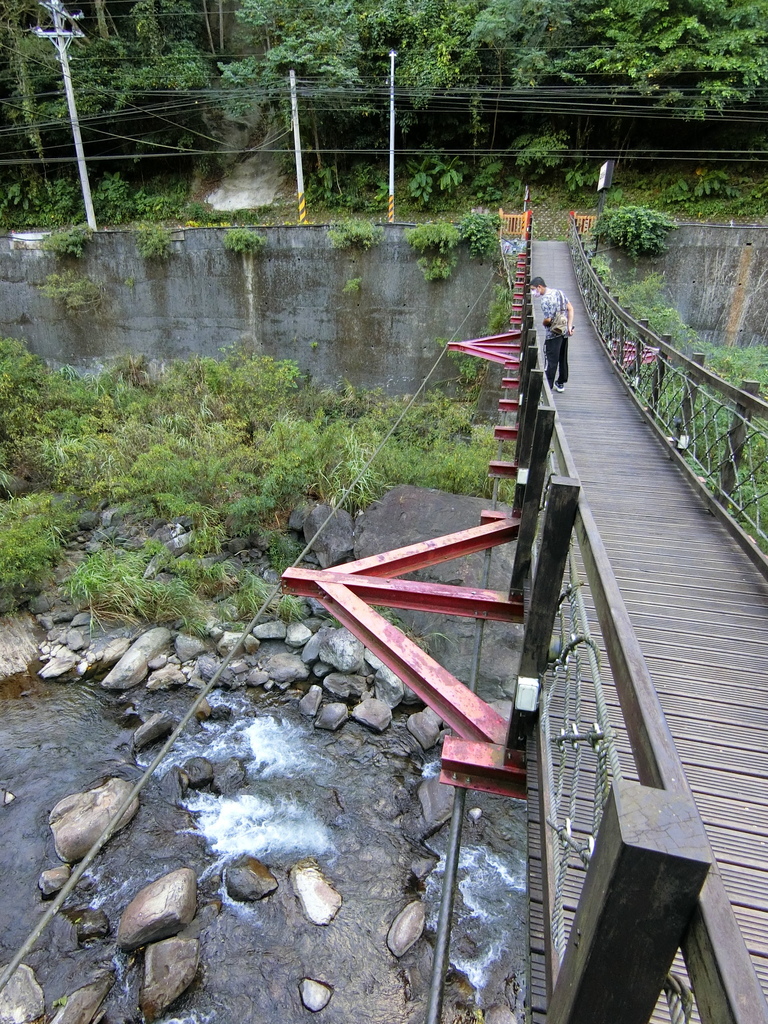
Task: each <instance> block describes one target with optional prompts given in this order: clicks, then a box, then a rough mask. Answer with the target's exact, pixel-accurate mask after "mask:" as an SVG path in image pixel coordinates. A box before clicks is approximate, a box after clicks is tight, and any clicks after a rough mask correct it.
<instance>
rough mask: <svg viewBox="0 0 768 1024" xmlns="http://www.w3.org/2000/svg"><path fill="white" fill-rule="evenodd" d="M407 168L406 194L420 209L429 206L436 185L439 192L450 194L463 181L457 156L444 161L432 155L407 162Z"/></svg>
mask: <svg viewBox="0 0 768 1024" xmlns="http://www.w3.org/2000/svg"><path fill="white" fill-rule="evenodd" d="M407 168H408V174H409V175H410V179H409V181H408V192H409V194H410V195H411V197H412V198H413V199H415V200H416V202H417V203H418V205H419V206H421V207H422V208H426V207H427V206H429V205H430V201H431V199H432V194H433V192H434V189H435V186H436V185H437V186H438V188H439V189H440V191H441V192H448V193H450V192H453V191H454V190H455V189H456V188H458V186H459V185H460V184H461V183H462V181H463V180H464V172H465V169H464V165H463V163H462V162H461V161H460V160H459V158H458V157H457V156H454V157H451V158H450V159H446V158H444V157H443V156H442V155H440V154H433V155H430V156H425V157H423V158H422V159H421V160H409V161H408V164H407Z"/></svg>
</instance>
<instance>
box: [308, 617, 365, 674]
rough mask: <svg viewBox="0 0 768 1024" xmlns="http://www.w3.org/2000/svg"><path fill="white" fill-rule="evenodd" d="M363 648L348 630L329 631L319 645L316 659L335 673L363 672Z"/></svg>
mask: <svg viewBox="0 0 768 1024" xmlns="http://www.w3.org/2000/svg"><path fill="white" fill-rule="evenodd" d="M364 653H365V648H364V647H363V645H362V643H361V642H360V641H359V640H358V639H357V637H356V636H354V635H353V634H352V633H350V631H349V630H348V629H344V628H343V627H342V628H341V629H331V630H329V631H328V632H327V633H326V634H325V636H324V638H323V642H322V643H321V644H320V647H319V650H318V657H319V658H320V660H321V661H324V662H325V664H326V665H332V666H333V667H334V668H335V669H336V671H337V672H346V673H358V672H364V670H365V660H364Z"/></svg>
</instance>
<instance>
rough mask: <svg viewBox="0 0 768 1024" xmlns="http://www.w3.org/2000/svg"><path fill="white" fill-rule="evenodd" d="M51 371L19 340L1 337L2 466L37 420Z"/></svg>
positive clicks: (0, 423)
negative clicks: (6, 456) (5, 458)
mask: <svg viewBox="0 0 768 1024" xmlns="http://www.w3.org/2000/svg"><path fill="white" fill-rule="evenodd" d="M47 373H48V371H47V370H46V368H45V364H44V363H43V361H42V359H39V358H38V357H37V356H34V355H32V354H31V353H30V352H28V351H27V349H26V347H25V345H24V343H23V342H21V341H17V339H16V338H0V463H2V461H3V458H2V456H3V454H4V453H5V454H11V453H12V451H13V450H14V449H15V447H16V445H17V444H19V443H20V442H22V441H23V439H24V437H25V435H27V434H28V433H29V432H30V429H31V427H32V425H33V423H34V421H35V420H36V419H37V418H38V415H39V408H40V404H41V399H42V397H43V395H44V393H45V386H46V380H47Z"/></svg>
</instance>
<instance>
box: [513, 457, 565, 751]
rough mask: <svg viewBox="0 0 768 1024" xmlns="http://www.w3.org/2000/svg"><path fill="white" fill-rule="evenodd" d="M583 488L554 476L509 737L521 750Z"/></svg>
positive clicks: (535, 709)
mask: <svg viewBox="0 0 768 1024" xmlns="http://www.w3.org/2000/svg"><path fill="white" fill-rule="evenodd" d="M579 490H580V486H579V482H578V480H572V479H571V478H570V477H562V476H553V477H551V478H550V481H549V497H548V498H547V507H546V511H545V513H544V522H543V524H542V528H541V545H540V547H539V552H538V559H537V561H536V572H535V574H534V579H533V586H532V588H531V600H530V602H529V605H528V610H527V614H526V617H525V633H524V634H523V651H522V655H521V657H520V672H519V675H518V678H517V684H516V687H515V700H514V706H513V708H512V717H511V719H510V723H509V733H508V737H507V746H508V747H513V748H515V749H517V750H519V749H521V748H522V747H523V746H524V745H525V742H526V730H527V726H528V724H529V723H531V722H532V721H533V720H534V719H535V717H536V714H537V713H538V692H539V685H540V678H541V675H542V674H543V672H544V670H545V669H546V667H547V662H548V660H549V648H550V644H551V641H552V629H553V627H554V623H555V616H556V614H557V607H558V604H559V602H560V591H561V588H562V584H563V572H564V571H565V563H566V560H567V558H568V551H569V548H570V543H571V533H572V531H573V524H574V521H575V519H576V509H577V506H578V502H579Z"/></svg>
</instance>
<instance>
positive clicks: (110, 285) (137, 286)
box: [0, 225, 501, 394]
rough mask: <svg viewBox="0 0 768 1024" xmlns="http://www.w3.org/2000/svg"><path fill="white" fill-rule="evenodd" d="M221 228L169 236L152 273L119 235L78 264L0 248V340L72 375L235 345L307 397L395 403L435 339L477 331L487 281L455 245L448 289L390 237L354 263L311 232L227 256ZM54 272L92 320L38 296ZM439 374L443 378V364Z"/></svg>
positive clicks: (271, 231) (395, 232)
mask: <svg viewBox="0 0 768 1024" xmlns="http://www.w3.org/2000/svg"><path fill="white" fill-rule="evenodd" d="M225 230H226V229H221V228H186V229H184V230H183V231H179V232H175V233H174V239H175V240H174V242H173V248H174V251H173V253H172V255H171V256H170V258H169V259H167V260H165V261H154V260H146V259H143V258H142V257H141V256H140V255H139V253H138V251H137V249H136V236H135V234H134V233H132V232H130V231H100V232H98V233H96V234H95V235H94V237H93V238H92V239H91V241H90V242H88V244H87V246H86V251H85V254H84V255H83V257H81V258H80V259H76V258H72V257H68V258H58V257H56V256H55V255H53V254H51V253H47V252H45V251H42V250H40V249H39V248H31V249H30V248H23V247H22V248H19V247H17V246H18V245H23V244H24V243H19V242H18V241H14V240H12V239H11V238H10V237H6V238H0V334H2V336H5V337H15V338H20V339H23V340H24V341H26V342H27V344H28V346H29V348H30V350H31V351H32V352H34V353H36V354H37V355H39V356H41V357H42V358H43V359H45V360H46V362H47V363H48V364H49V365H51V366H54V367H59V366H62V365H71V366H74V367H76V368H78V369H81V370H87V369H95V368H99V367H102V366H104V365H107V364H109V363H110V362H111V361H113V360H115V359H116V358H118V357H120V356H123V355H127V354H131V355H140V354H143V355H145V356H147V357H148V358H149V359H151V360H156V361H158V362H160V363H165V362H168V361H169V360H172V359H176V358H188V357H190V356H194V355H202V356H213V357H218V356H220V354H221V351H222V349H226V348H228V347H230V346H234V345H239V344H243V343H245V344H246V345H248V346H252V348H253V349H254V350H255V351H257V352H259V353H261V354H264V355H268V356H272V357H274V358H276V359H292V360H294V361H295V362H296V363H298V365H299V366H300V368H301V369H302V370H303V371H304V372H306V373H307V374H308V375H309V376H310V377H311V379H312V380H313V381H314V382H316V383H318V384H321V385H335V384H338V383H339V382H341V381H344V380H347V381H349V382H350V383H352V384H354V385H356V386H359V387H367V388H375V387H381V388H383V389H385V390H386V391H387V392H389V393H392V394H398V393H408V392H412V391H413V390H414V389H415V388H416V387H417V386H418V385H419V384H420V383H421V382H422V380H423V378H424V376H425V375H426V374H427V372H428V371H429V370H430V368H431V367H432V365H433V363H434V361H435V358H436V357H437V355H438V354H439V347H438V345H437V344H436V339H438V338H449V337H454V335H455V336H456V337H458V338H459V339H461V338H471V337H475V336H477V335H479V334H484V333H486V319H487V313H488V307H489V303H490V301H491V298H492V296H493V284H494V283H501V279H500V278H499V277H498V276H495V275H494V268H493V266H492V265H491V264H490V263H488V262H484V261H481V260H473V259H470V258H469V255H468V252H467V250H466V248H465V247H464V246H461V247H460V251H459V262H458V266H457V267H456V269H455V270H454V272H453V274H452V275H451V276H450V278H448V280H446V281H432V282H428V281H425V280H424V276H423V274H422V272H421V270H420V269H419V267H418V266H417V262H416V261H417V258H418V254H417V253H415V252H414V250H412V249H411V248H410V246H409V245H408V244H407V242H406V241H405V238H404V235H403V227H402V226H399V225H391V226H390V225H387V226H386V227H385V229H384V240H383V241H382V242H381V243H380V244H379V245H376V246H374V247H373V248H371V249H370V250H369V251H368V252H356V251H351V250H339V249H334V248H332V246H331V244H330V241H329V238H328V232H327V230H326V228H325V227H319V226H318V227H314V226H313V227H273V228H260V229H258V230H259V233H260V234H263V235H265V236H266V237H267V244H266V246H265V248H264V250H263V251H262V253H260V254H258V255H241V254H233V253H230V252H228V251H227V250H226V249H225V248H224V246H223V240H224V235H225ZM26 244H29V243H26ZM63 270H69V271H73V272H74V273H76V274H81V275H84V276H86V277H88V278H89V279H91V280H92V281H95V282H98V284H99V285H100V287H101V289H102V298H101V301H100V303H99V306H98V308H97V309H95V310H92V311H87V312H83V313H80V314H78V315H71V314H68V313H67V312H66V310H65V309H64V308H63V306H62V304H61V303H60V302H59V301H57V300H52V299H50V298H47V297H46V296H45V295H44V294H43V292H42V291H41V287H40V286H41V285H43V284H44V282H45V280H46V278H47V277H48V275H49V274H51V273H61V272H62V271H63ZM355 281H357V282H358V287H356V288H355V287H354V286H352V285H350V284H349V282H355ZM440 375H441V374H438V376H440ZM442 375H444V376H453V375H455V373H454V371H452V368H450V366H446V367H445V368H444V373H443V374H442Z"/></svg>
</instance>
